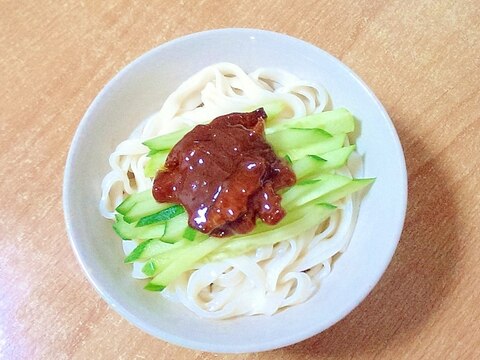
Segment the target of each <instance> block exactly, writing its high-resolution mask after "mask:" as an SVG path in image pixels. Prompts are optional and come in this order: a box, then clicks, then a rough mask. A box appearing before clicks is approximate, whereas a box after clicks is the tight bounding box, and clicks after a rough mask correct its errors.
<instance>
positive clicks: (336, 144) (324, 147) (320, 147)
mask: <svg viewBox="0 0 480 360" xmlns="http://www.w3.org/2000/svg"><path fill="white" fill-rule="evenodd" d="M345 138H346V135H345V134H338V135H333V136H332V137H330V138H328V139H324V140H323V141H319V142H317V143H313V144H308V145H306V146H303V147H300V148H294V149H285V150H280V151H278V153H279V154H280V155H281V156H282V155H283V156H285V155H288V157H289V158H290V159H291V160H292V161H295V160H299V159H301V158H303V157H304V156H307V155H318V156H320V157H321V156H322V154H324V153H326V152H329V151H333V150H337V149H340V148H341V147H342V146H343V144H344V143H345Z"/></svg>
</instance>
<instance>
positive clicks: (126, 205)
mask: <svg viewBox="0 0 480 360" xmlns="http://www.w3.org/2000/svg"><path fill="white" fill-rule="evenodd" d="M151 197H152V190H150V189H149V190H145V191H141V192H137V193H135V194H131V195H129V196H127V198H126V199H125V200H123V202H122V203H121V204H120V205H118V206H117V208H116V209H115V210H116V211H117V212H118V213H120V214H122V215H125V213H126V212H127V211H129V210H130V209H131V208H132V207H133V206H134V205H136V204H137V203H139V202H141V201H144V200H148V199H150V198H151Z"/></svg>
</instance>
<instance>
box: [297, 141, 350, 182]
mask: <svg viewBox="0 0 480 360" xmlns="http://www.w3.org/2000/svg"><path fill="white" fill-rule="evenodd" d="M353 150H355V145H350V146H347V147H343V148H340V149H338V150H333V151H330V152H327V153H324V154H322V156H321V157H320V156H317V155H307V156H305V157H303V158H301V159H299V160H296V161H294V162H293V164H292V169H293V171H294V172H295V175H296V176H297V180H302V179H305V178H307V177H315V176H321V174H325V172H326V171H329V170H333V169H338V168H340V167H342V166H343V165H345V163H346V162H347V160H348V157H349V156H350V154H351V153H352V152H353Z"/></svg>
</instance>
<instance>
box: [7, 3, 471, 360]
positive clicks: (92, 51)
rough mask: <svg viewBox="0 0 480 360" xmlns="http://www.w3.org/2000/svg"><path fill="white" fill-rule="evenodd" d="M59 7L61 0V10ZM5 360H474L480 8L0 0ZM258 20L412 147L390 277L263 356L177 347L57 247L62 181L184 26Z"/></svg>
mask: <svg viewBox="0 0 480 360" xmlns="http://www.w3.org/2000/svg"><path fill="white" fill-rule="evenodd" d="M61 3H62V4H61ZM0 8H1V13H0V29H1V31H0V54H1V55H0V80H1V81H0V83H1V85H2V87H1V88H0V104H1V115H0V117H1V121H0V149H1V152H0V164H1V171H2V175H3V178H2V180H1V186H0V189H1V193H0V195H1V198H0V199H1V200H0V201H1V202H0V204H1V205H0V206H1V213H2V214H1V216H0V229H1V233H2V235H1V236H0V239H1V241H2V242H1V244H2V246H1V248H2V250H1V252H0V358H6V359H27V358H28V359H37V358H52V359H53V358H55V359H70V358H88V359H96V358H106V359H108V358H122V359H133V358H138V359H144V358H153V357H155V358H157V359H159V358H160V359H213V358H230V357H231V358H239V359H317V358H324V359H351V358H358V359H374V358H375V359H377V358H380V359H419V358H422V359H423V358H425V359H437V358H448V359H474V358H480V325H479V324H480V306H479V305H480V262H479V260H478V259H479V258H480V235H479V231H478V230H479V225H480V217H479V213H480V207H479V203H480V197H479V187H480V177H479V170H480V169H479V163H480V161H479V159H480V156H479V153H480V141H479V136H480V120H479V118H480V115H479V114H480V91H479V89H480V85H479V84H480V75H479V74H480V25H479V24H480V22H479V20H478V19H479V18H480V3H479V2H478V1H475V0H472V1H436V0H435V1H433V0H432V1H413V0H412V1H409V0H407V1H358V2H354V1H313V0H312V1H310V0H304V1H276V2H269V1H258V0H246V1H236V0H228V1H181V2H178V3H177V2H170V1H159V2H156V3H155V4H153V3H151V2H148V4H147V2H141V1H134V2H129V1H118V2H99V1H93V0H92V1H65V2H56V1H47V0H45V1H5V0H4V1H1V2H0ZM223 27H257V28H264V29H270V30H274V31H278V32H283V33H288V34H290V35H292V36H295V37H299V38H301V39H304V40H306V41H309V42H311V43H313V44H315V45H317V46H319V47H321V48H323V49H325V50H327V51H328V52H330V53H331V54H333V55H335V56H336V57H338V58H339V59H340V60H342V61H343V62H344V63H346V64H347V65H348V66H350V67H351V68H352V69H353V70H354V71H355V72H356V73H357V74H359V75H360V77H362V78H363V79H364V80H365V82H366V83H368V84H369V85H370V87H371V88H372V89H373V91H374V92H375V93H376V94H377V96H378V97H379V99H380V100H381V101H382V103H383V104H384V105H385V107H386V109H387V111H388V113H389V114H390V116H391V118H392V120H393V122H394V124H395V126H396V128H397V131H398V133H399V136H400V138H401V141H402V144H403V146H404V150H405V156H406V161H407V166H408V173H409V206H408V212H407V218H406V223H405V228H404V232H403V235H402V238H401V241H400V244H399V247H398V250H397V252H396V254H395V256H394V258H393V261H392V263H391V265H390V267H389V268H388V270H387V272H386V274H385V275H384V277H383V278H382V279H381V281H380V283H379V284H378V286H377V287H376V288H375V289H374V291H373V292H372V293H371V294H370V295H369V296H368V297H367V299H366V300H365V301H364V302H363V303H362V304H361V305H360V306H359V307H358V308H357V309H356V310H354V311H353V312H352V313H351V314H350V315H348V316H347V317H346V318H345V319H344V320H342V321H340V322H339V323H338V324H336V325H335V326H333V327H331V328H330V329H328V330H326V331H325V332H323V333H321V334H319V335H317V336H315V337H313V338H311V339H309V340H306V341H304V342H301V343H299V344H296V345H293V346H290V347H287V348H284V349H280V350H276V351H272V352H265V353H260V354H243V355H218V354H209V353H201V352H195V351H192V350H187V349H183V348H180V347H177V346H174V345H170V344H168V343H165V342H162V341H160V340H157V339H154V338H153V337H151V336H149V335H147V334H145V333H143V332H142V331H140V330H138V329H137V328H135V327H134V326H133V325H131V324H130V323H128V322H127V321H126V320H124V319H122V318H121V317H120V316H119V315H118V314H117V313H116V312H114V311H113V310H111V309H109V308H108V307H107V305H106V304H105V302H104V301H103V300H102V299H101V298H100V297H99V295H98V294H97V293H96V292H95V291H94V290H93V288H92V286H91V285H90V284H89V283H88V282H87V280H86V278H85V276H84V275H83V273H82V272H81V270H80V266H79V265H78V263H77V261H76V259H75V257H74V255H73V252H72V250H71V248H70V245H69V242H68V240H67V234H66V231H65V226H64V222H63V213H62V193H61V189H62V177H63V169H64V165H65V160H66V155H67V151H68V148H69V145H70V142H71V140H72V137H73V134H74V132H75V129H76V127H77V125H78V123H79V121H80V119H81V117H82V115H83V114H84V112H85V110H86V109H87V107H88V105H89V104H90V102H91V101H92V99H93V98H94V97H95V96H96V94H97V93H98V92H99V91H100V89H101V88H102V87H103V86H104V85H105V83H106V82H107V81H108V80H109V79H111V78H112V76H114V75H115V74H116V73H117V72H118V71H119V70H120V69H121V68H123V67H124V66H125V65H126V64H128V63H129V62H131V61H132V60H133V59H135V58H136V57H138V56H139V55H140V54H142V53H144V52H145V51H147V50H148V49H150V48H152V47H155V46H157V45H158V44H161V43H164V42H165V41H168V40H170V39H173V38H176V37H178V36H181V35H185V34H188V33H192V32H196V31H201V30H205V29H212V28H223Z"/></svg>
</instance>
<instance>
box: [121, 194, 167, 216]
mask: <svg viewBox="0 0 480 360" xmlns="http://www.w3.org/2000/svg"><path fill="white" fill-rule="evenodd" d="M150 196H151V197H150V198H149V199H148V200H145V201H142V202H139V203H136V204H135V205H134V206H133V207H132V208H131V209H130V210H129V211H128V212H127V213H126V214H125V216H124V220H125V221H126V222H128V223H133V222H136V221H139V220H140V219H141V218H143V217H145V216H148V215H152V214H156V213H158V212H159V211H161V210H163V209H166V208H169V207H171V206H172V205H173V204H168V203H159V202H157V200H155V199H154V198H153V196H152V195H151V194H150Z"/></svg>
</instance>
